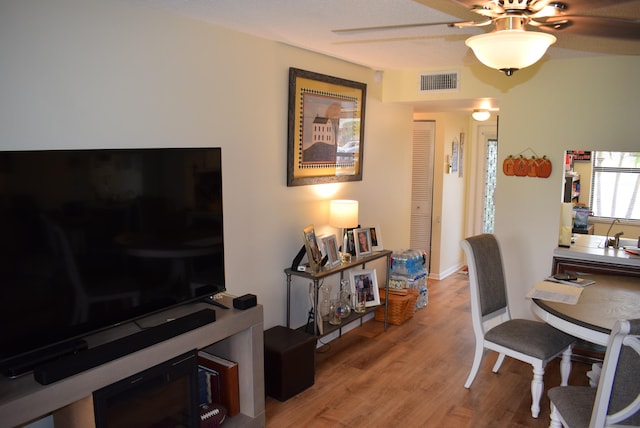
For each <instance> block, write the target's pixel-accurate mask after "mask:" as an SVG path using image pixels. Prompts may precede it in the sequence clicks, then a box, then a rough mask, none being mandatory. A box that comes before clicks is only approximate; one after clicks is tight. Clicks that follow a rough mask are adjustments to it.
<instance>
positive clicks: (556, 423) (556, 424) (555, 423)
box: [549, 403, 562, 428]
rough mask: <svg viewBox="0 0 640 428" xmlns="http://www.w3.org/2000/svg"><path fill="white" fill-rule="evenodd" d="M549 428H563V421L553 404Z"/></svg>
mask: <svg viewBox="0 0 640 428" xmlns="http://www.w3.org/2000/svg"><path fill="white" fill-rule="evenodd" d="M549 428H562V421H561V420H560V416H559V415H558V410H557V409H556V406H554V405H553V403H551V424H550V425H549Z"/></svg>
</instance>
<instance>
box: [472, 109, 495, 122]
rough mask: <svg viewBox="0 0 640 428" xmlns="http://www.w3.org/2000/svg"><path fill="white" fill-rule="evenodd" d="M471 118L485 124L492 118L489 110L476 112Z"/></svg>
mask: <svg viewBox="0 0 640 428" xmlns="http://www.w3.org/2000/svg"><path fill="white" fill-rule="evenodd" d="M471 117H473V118H474V119H475V120H477V121H478V122H484V121H485V120H487V119H489V118H490V117H491V112H490V111H489V110H474V111H473V113H471Z"/></svg>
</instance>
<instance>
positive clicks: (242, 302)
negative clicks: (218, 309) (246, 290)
mask: <svg viewBox="0 0 640 428" xmlns="http://www.w3.org/2000/svg"><path fill="white" fill-rule="evenodd" d="M257 304H258V299H257V298H256V296H255V295H254V294H245V295H244V296H240V297H236V298H235V299H233V307H234V308H236V309H249V308H253V307H254V306H255V305H257Z"/></svg>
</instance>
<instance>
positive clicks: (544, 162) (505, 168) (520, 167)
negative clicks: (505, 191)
mask: <svg viewBox="0 0 640 428" xmlns="http://www.w3.org/2000/svg"><path fill="white" fill-rule="evenodd" d="M528 150H531V149H528ZM531 151H532V152H533V150H531ZM502 172H504V175H508V176H514V175H515V176H517V177H527V176H528V177H540V178H547V177H549V176H550V175H551V161H550V160H549V159H547V156H543V157H541V158H539V157H538V156H536V155H532V156H531V158H526V157H524V156H523V155H522V154H519V155H517V156H513V155H509V156H508V157H507V158H506V159H505V160H504V161H503V162H502Z"/></svg>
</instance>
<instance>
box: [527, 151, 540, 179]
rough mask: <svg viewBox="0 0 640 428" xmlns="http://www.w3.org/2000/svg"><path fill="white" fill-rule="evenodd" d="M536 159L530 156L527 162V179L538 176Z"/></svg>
mask: <svg viewBox="0 0 640 428" xmlns="http://www.w3.org/2000/svg"><path fill="white" fill-rule="evenodd" d="M537 160H538V159H537V158H536V157H535V156H531V159H529V160H528V163H529V173H528V174H527V175H528V176H529V177H537V176H538V165H537Z"/></svg>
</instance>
